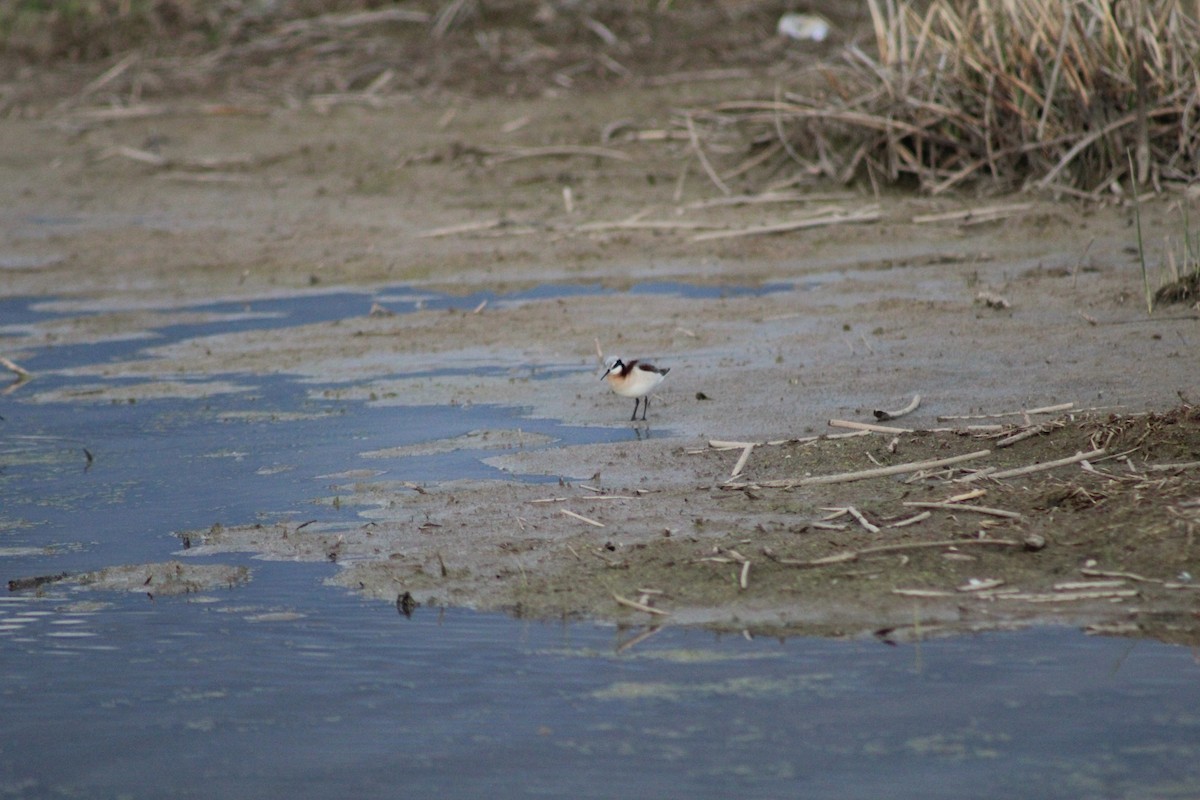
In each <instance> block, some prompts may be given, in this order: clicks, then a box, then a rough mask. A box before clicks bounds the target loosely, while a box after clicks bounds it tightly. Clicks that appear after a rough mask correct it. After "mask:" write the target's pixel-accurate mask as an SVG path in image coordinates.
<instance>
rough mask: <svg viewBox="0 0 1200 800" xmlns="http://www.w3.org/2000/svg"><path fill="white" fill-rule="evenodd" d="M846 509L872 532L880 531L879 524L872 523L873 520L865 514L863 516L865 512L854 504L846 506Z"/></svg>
mask: <svg viewBox="0 0 1200 800" xmlns="http://www.w3.org/2000/svg"><path fill="white" fill-rule="evenodd" d="M846 511H847V512H848V513H849V514H850V516H852V517H854V518H855V519H856V520H858V524H859V525H862V526H863V527H864V528H866V529H867V530H868V531H870V532H871V533H879V526H878V525H873V524H872V523H871V521H870V520H868V519H867V518H866V517H865V516H863V513H862V512H861V511H859V510H858V509H857V508H855V507H854V506H846Z"/></svg>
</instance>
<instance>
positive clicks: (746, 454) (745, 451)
mask: <svg viewBox="0 0 1200 800" xmlns="http://www.w3.org/2000/svg"><path fill="white" fill-rule="evenodd" d="M753 450H754V445H753V444H748V445H746V446H745V447H743V448H742V454H741V456H739V457H738V460H737V463H736V464H734V465H733V472H731V473H730V474H729V480H733V479H734V478H736V477H737V476H738V475H741V474H742V468H743V467H745V466H746V461H747V460H749V458H750V453H751V452H752V451H753Z"/></svg>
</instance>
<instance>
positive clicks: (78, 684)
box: [0, 287, 1200, 798]
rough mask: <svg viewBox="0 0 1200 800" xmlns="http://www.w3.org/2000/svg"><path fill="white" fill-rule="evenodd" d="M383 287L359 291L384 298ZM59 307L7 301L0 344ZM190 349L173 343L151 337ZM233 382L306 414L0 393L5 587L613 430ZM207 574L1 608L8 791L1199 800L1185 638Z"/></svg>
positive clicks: (297, 574)
mask: <svg viewBox="0 0 1200 800" xmlns="http://www.w3.org/2000/svg"><path fill="white" fill-rule="evenodd" d="M653 290H655V291H668V290H675V291H679V290H680V288H679V287H654V288H653ZM559 291H562V290H561V289H560V290H559ZM697 291H698V290H697ZM401 292H402V290H401V289H397V290H393V291H392V292H390V293H383V294H380V295H377V296H376V298H375V299H378V298H384V299H387V298H389V297H391V298H393V302H392V307H394V308H395V307H396V306H397V305H401V304H402V303H401V301H400V300H397V299H395V298H398V297H401V296H402V295H401ZM548 294H552V293H550V292H546V291H543V292H542V293H540V294H538V293H535V294H534V296H531V297H528V298H525V297H517V298H513V297H510V298H491V299H492V300H493V301H495V302H504V301H506V300H510V301H511V300H517V301H536V300H537V299H539V298H540V297H541V296H543V295H548ZM371 299H372V298H371V297H370V296H364V295H362V294H354V293H347V294H346V295H340V294H333V295H325V296H323V298H309V299H305V300H296V299H291V300H273V301H270V304H264V305H263V306H262V307H258V308H256V310H258V311H269V313H264V314H263V315H261V316H257V317H254V318H253V319H245V320H243V321H241V322H239V323H238V324H240V325H255V324H257V325H271V326H275V327H278V326H282V325H289V324H291V325H295V324H301V323H302V322H303V323H309V322H312V321H314V319H320V318H323V319H337V318H342V317H349V316H354V315H360V314H361V313H363V308H364V302H366V303H367V304H369V302H370V301H371ZM481 299H483V296H480V297H473V298H468V299H465V300H464V299H461V298H460V299H458V300H454V299H452V298H441V297H436V296H430V295H422V296H421V299H420V302H422V303H446V304H449V303H458V304H462V305H463V306H473V305H474V304H476V303H478V302H479V301H480V300H481ZM405 302H407V301H405ZM414 302H415V301H414ZM256 305H257V304H256ZM268 305H269V308H268V307H267V306H268ZM241 306H242V304H240V303H239V304H238V307H239V308H240V307H241ZM208 308H212V307H211V306H210V307H208ZM398 310H402V309H398ZM53 316H54V312H47V311H39V310H38V307H36V306H34V305H33V304H31V303H29V302H26V301H20V300H13V301H3V302H0V326H2V325H5V324H8V325H17V324H18V323H20V324H25V323H28V322H31V321H36V320H37V319H38V318H52V317H53ZM225 329H226V328H222V330H225ZM213 332H216V331H215V330H213V328H212V327H211V326H175V327H173V328H171V329H164V330H160V331H158V332H157V333H158V334H159V336H160V337H161V338H159V339H156V340H155V341H154V344H161V343H162V342H163V341H164V340H166V341H171V340H177V339H181V338H187V337H190V336H196V335H205V334H209V333H213ZM146 344H147V342H140V343H139V342H114V343H106V344H104V345H91V346H84V345H79V346H73V347H64V348H58V349H53V348H51V349H46V350H43V351H38V352H36V353H34V354H32V355H31V356H30V357H27V358H24V359H23V361H24V363H25V365H26V366H28V367H29V368H31V369H33V370H34V371H36V372H38V378H37V381H36V384H31V385H30V386H29V387H26V388H30V389H32V388H33V387H34V385H36V387H37V390H38V391H42V390H44V389H49V388H54V387H55V386H69V385H70V384H71V382H72V381H73V380H75V379H73V378H71V377H70V376H66V375H56V374H55V372H54V371H55V370H58V369H64V368H67V367H70V366H76V365H80V364H88V363H98V362H100V361H106V360H113V359H117V358H121V359H124V358H136V357H138V356H137V354H138V351H139V349H140V348H142V347H144V346H146ZM228 379H229V380H231V381H243V382H247V383H249V384H252V386H253V395H254V400H253V401H252V402H253V403H254V407H255V408H256V409H262V410H268V411H270V410H275V411H280V412H295V411H301V412H306V413H312V414H313V415H314V416H313V417H312V418H297V419H290V420H287V421H283V422H276V423H273V424H263V425H251V426H247V425H246V424H244V423H236V424H231V423H230V422H229V421H228V420H227V419H226V418H223V417H222V416H221V414H222V412H224V411H226V410H229V409H239V410H244V409H245V408H246V406H247V400H246V398H245V397H243V396H239V395H224V396H217V397H209V398H205V399H203V400H195V401H192V400H178V399H174V400H159V401H144V402H139V403H136V404H132V405H129V404H111V403H99V404H97V403H85V402H81V403H78V404H75V403H51V404H31V403H27V402H22V400H21V397H22V393H21V392H20V391H19V392H14V393H13V394H11V395H9V396H8V397H7V398H5V399H3V400H0V416H2V417H3V418H4V419H3V420H2V421H0V570H3V573H2V574H0V577H3V578H5V579H7V578H12V577H20V576H27V575H37V574H47V573H52V572H60V571H64V570H65V571H75V570H85V569H96V568H100V567H104V566H108V565H112V564H121V563H141V562H151V561H161V560H165V559H168V558H171V557H172V554H173V553H174V552H175V551H176V550H177V549H178V547H179V541H178V539H177V538H176V537H175V535H174V533H175V532H176V531H180V530H187V529H193V528H200V527H207V526H208V525H211V524H212V523H213V522H217V521H220V522H223V523H225V524H242V523H247V522H255V521H264V520H275V519H290V520H307V519H314V518H319V519H342V520H345V521H351V522H352V521H353V520H354V519H355V518H354V512H353V510H343V509H337V508H334V507H331V506H329V505H321V506H314V505H312V503H311V498H312V497H313V496H314V495H319V494H320V493H321V492H322V490H323V488H324V487H323V484H322V483H321V481H320V480H319V479H318V478H317V476H320V475H323V474H328V473H337V472H340V471H343V470H346V469H348V468H354V467H358V466H361V462H360V460H359V459H358V458H357V454H358V453H360V452H363V451H364V450H372V449H377V448H382V447H391V446H395V445H398V444H405V443H412V442H417V441H424V440H429V439H437V438H445V437H451V436H457V435H460V434H462V433H465V432H467V431H470V430H475V429H481V428H497V427H506V428H515V427H520V428H522V429H524V430H527V431H532V432H539V433H545V434H547V435H550V436H553V437H555V438H557V439H559V440H562V441H567V442H572V443H574V442H586V441H612V440H615V439H617V438H628V437H630V436H632V433H631V432H630V431H629V430H628V429H625V428H617V429H594V430H593V429H580V428H568V427H566V426H561V425H558V424H556V423H554V422H552V421H537V420H530V419H526V418H523V417H522V416H521V410H520V409H510V408H496V407H482V406H476V407H473V408H468V409H464V408H443V407H418V408H406V409H397V408H390V409H389V408H373V407H370V406H369V405H367V404H361V403H352V402H342V401H338V402H337V403H326V402H323V401H315V400H313V399H311V398H312V397H313V394H312V389H313V388H314V387H313V385H312V384H303V385H301V384H299V383H297V382H295V381H293V380H291V379H290V378H289V377H287V376H282V377H272V378H267V379H264V378H262V377H261V376H241V375H237V376H228ZM86 380H87V382H89V383H90V382H95V381H96V378H95V377H88V378H87V379H86ZM85 447H86V448H87V450H88V452H89V453H92V454H93V457H94V461H93V462H92V463H91V465H90V466H89V465H88V463H87V461H86V458H85V456H84V454H83V449H84V448H85ZM479 457H480V456H479V454H478V453H469V452H468V453H452V454H443V455H438V456H427V457H423V458H412V459H395V460H393V461H391V462H386V463H385V467H386V469H387V470H388V478H389V479H400V480H405V479H417V480H430V479H440V478H455V477H489V476H492V475H494V474H495V473H493V472H492V471H491V470H490V468H489V467H487V466H486V465H483V464H482V463H480V462H479V461H478V458H479ZM275 467H278V469H276V468H275ZM410 473H411V478H410V477H409V474H410ZM208 560H210V561H212V560H218V561H220V562H222V563H230V564H246V565H248V566H250V567H251V568H252V569H253V571H254V579H253V580H252V581H251V582H250V584H248V585H247V586H244V587H241V588H238V589H235V590H221V591H213V592H207V593H204V594H202V595H199V596H190V597H182V598H151V597H149V596H147V595H141V594H129V595H117V594H100V595H97V594H92V593H81V592H78V591H75V590H72V589H71V588H70V587H67V586H63V585H54V586H52V587H50V589H49V590H48V591H46V592H45V594H43V595H41V596H38V595H34V594H31V593H23V594H12V595H8V596H3V597H0V718H2V719H3V720H4V722H5V725H4V735H3V739H2V740H0V797H17V798H24V797H27V798H34V797H59V796H61V797H135V798H140V797H146V798H158V797H203V798H207V797H223V798H258V797H263V798H266V797H288V798H308V797H313V798H317V797H331V796H343V797H365V798H373V797H397V796H413V797H445V798H458V797H462V798H467V797H481V796H488V797H498V798H507V797H514V798H515V797H530V796H545V797H583V798H590V797H597V798H601V797H617V796H623V797H691V798H708V797H712V798H724V797H814V798H826V797H827V798H846V797H912V798H941V797H945V798H994V797H1047V798H1058V797H1062V798H1076V797H1196V796H1200V665H1198V658H1200V657H1198V656H1197V654H1196V653H1195V652H1193V651H1192V650H1191V649H1188V648H1183V647H1174V646H1168V645H1163V644H1159V643H1156V642H1146V641H1141V642H1135V641H1127V640H1119V639H1104V638H1097V637H1088V636H1085V635H1083V634H1081V633H1079V632H1077V631H1074V630H1069V629H1062V628H1041V629H1036V630H1029V631H1019V632H1009V633H994V634H988V635H981V636H973V637H960V638H955V639H945V640H935V641H928V642H924V643H921V644H919V645H905V646H901V647H889V646H886V645H883V644H881V643H878V642H874V641H852V642H834V641H826V640H817V639H806V638H794V639H788V640H783V641H779V640H774V639H748V638H744V637H742V636H728V635H727V636H718V635H715V634H712V633H709V632H706V631H702V630H688V629H678V628H665V629H663V630H661V631H658V632H657V633H654V634H653V635H651V636H649V637H648V638H645V639H644V640H641V641H638V642H637V643H635V644H633V645H632V646H627V645H630V642H631V641H632V640H633V639H634V638H635V637H637V636H638V635H639V634H642V633H645V632H646V631H645V630H644V629H630V630H619V629H616V628H612V627H606V626H599V625H588V624H579V623H571V624H562V625H556V624H548V623H531V622H525V621H520V620H514V619H510V618H507V617H504V616H500V615H492V614H478V613H472V612H468V611H463V610H456V609H432V608H419V609H417V611H416V612H415V613H414V615H413V616H412V618H411V619H410V618H406V617H404V616H402V615H401V614H399V613H397V610H396V609H395V608H394V607H392V606H389V605H386V604H379V603H376V602H369V601H365V600H362V599H360V598H358V597H356V596H353V595H350V594H347V593H346V592H345V591H343V590H341V589H337V588H331V587H327V586H325V585H324V584H323V580H324V578H325V577H327V576H328V575H330V574H331V573H332V571H333V570H334V569H336V567H334V566H332V565H314V564H291V563H273V562H261V561H255V560H252V559H250V558H249V557H245V556H239V555H229V556H222V557H220V558H219V559H208Z"/></svg>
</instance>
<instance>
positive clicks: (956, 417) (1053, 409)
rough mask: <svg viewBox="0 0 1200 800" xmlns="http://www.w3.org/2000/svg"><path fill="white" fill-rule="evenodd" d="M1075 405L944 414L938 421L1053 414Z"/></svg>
mask: <svg viewBox="0 0 1200 800" xmlns="http://www.w3.org/2000/svg"><path fill="white" fill-rule="evenodd" d="M1074 407H1075V404H1074V403H1060V404H1058V405H1056V406H1042V407H1041V408H1030V409H1027V410H1024V411H1001V412H1000V413H998V414H959V415H944V416H939V417H938V422H949V421H950V420H959V419H1000V418H1001V417H1023V416H1025V415H1026V414H1053V413H1055V412H1057V411H1070V410H1071V409H1073V408H1074Z"/></svg>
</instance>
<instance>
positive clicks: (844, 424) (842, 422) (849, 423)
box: [828, 419, 913, 433]
mask: <svg viewBox="0 0 1200 800" xmlns="http://www.w3.org/2000/svg"><path fill="white" fill-rule="evenodd" d="M828 425H829V427H831V428H850V429H851V430H855V431H870V432H871V433H912V432H913V431H912V428H893V427H890V426H888V425H876V424H875V423H873V422H855V421H853V420H849V419H831V420H829V422H828Z"/></svg>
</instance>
